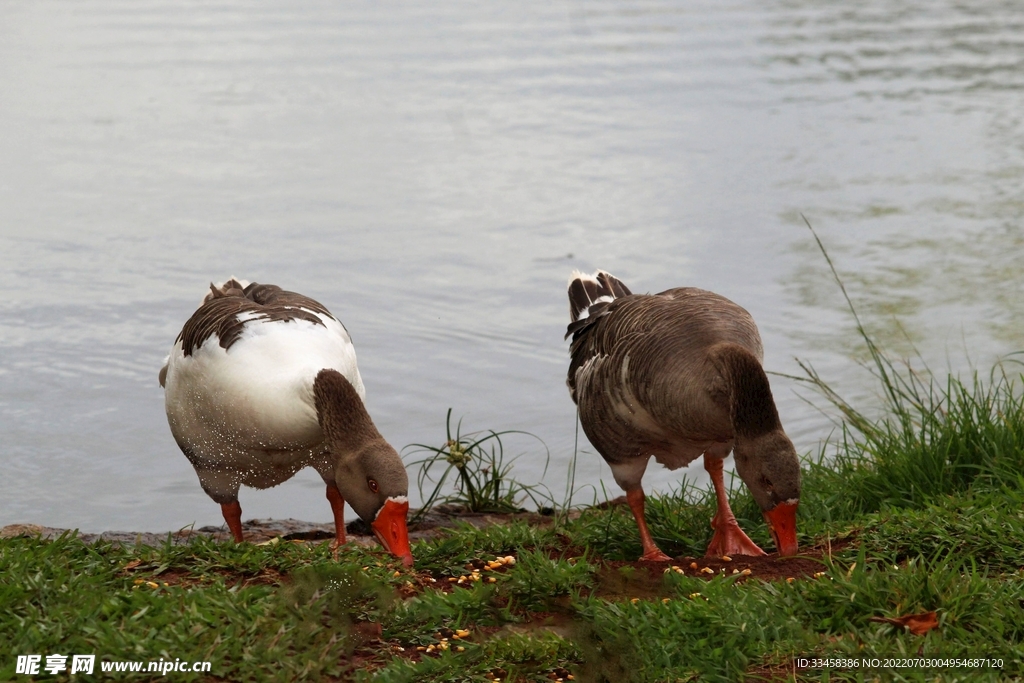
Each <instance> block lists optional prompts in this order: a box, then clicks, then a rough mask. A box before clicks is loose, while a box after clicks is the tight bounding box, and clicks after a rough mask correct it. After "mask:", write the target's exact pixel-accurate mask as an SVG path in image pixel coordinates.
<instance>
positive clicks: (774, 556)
mask: <svg viewBox="0 0 1024 683" xmlns="http://www.w3.org/2000/svg"><path fill="white" fill-rule="evenodd" d="M850 543H851V539H843V540H842V541H836V542H833V543H831V545H830V547H823V546H814V547H811V548H807V549H806V550H805V551H804V552H802V553H800V554H799V555H796V556H795V557H779V555H778V553H771V554H769V555H761V556H757V557H753V556H749V555H736V556H734V557H680V558H677V559H675V560H672V561H670V562H649V561H646V560H637V561H635V562H624V561H607V562H602V563H600V565H601V567H600V569H599V570H598V572H597V577H596V578H597V588H596V589H595V590H594V593H593V595H595V596H596V597H601V598H607V599H616V598H630V599H631V598H640V599H642V600H643V599H654V598H660V597H665V596H667V595H668V594H669V593H671V592H672V591H671V590H670V589H669V587H668V586H667V584H666V583H665V574H666V571H668V572H675V573H677V574H682V575H684V576H690V577H693V578H698V579H705V580H710V579H712V578H714V577H716V576H733V577H735V578H736V581H737V582H744V581H750V580H752V579H756V580H759V581H789V580H797V579H807V578H811V577H814V575H815V574H818V573H819V572H821V571H823V570H824V569H825V558H826V557H827V556H828V554H829V552H836V551H838V550H840V549H841V548H842V547H845V546H847V545H849V544H850Z"/></svg>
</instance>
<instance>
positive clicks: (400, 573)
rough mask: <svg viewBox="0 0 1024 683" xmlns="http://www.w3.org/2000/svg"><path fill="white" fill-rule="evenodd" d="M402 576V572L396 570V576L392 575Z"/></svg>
mask: <svg viewBox="0 0 1024 683" xmlns="http://www.w3.org/2000/svg"><path fill="white" fill-rule="evenodd" d="M401 575H402V572H400V571H398V570H397V569H396V570H395V573H394V574H392V575H391V576H401Z"/></svg>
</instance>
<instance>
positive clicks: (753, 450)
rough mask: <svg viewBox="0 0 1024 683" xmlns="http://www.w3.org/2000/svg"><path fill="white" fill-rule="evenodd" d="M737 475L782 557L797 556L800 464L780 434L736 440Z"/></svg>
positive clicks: (778, 431)
mask: <svg viewBox="0 0 1024 683" xmlns="http://www.w3.org/2000/svg"><path fill="white" fill-rule="evenodd" d="M734 458H735V460H736V473H737V474H739V475H740V479H742V480H743V483H745V484H746V485H747V488H748V489H749V490H750V494H751V495H752V496H753V497H754V500H755V501H756V502H757V504H758V506H759V507H760V508H761V513H762V514H763V515H764V519H765V521H766V522H767V523H768V529H769V531H770V532H771V534H772V540H774V541H775V547H776V548H778V551H779V555H782V556H786V555H796V553H797V540H796V509H797V505H798V504H799V502H800V461H799V459H798V458H797V455H796V449H795V448H793V442H792V441H790V440H789V437H787V436H786V435H785V434H784V433H783V432H782V431H781V430H774V431H771V432H768V433H767V434H763V435H760V436H757V437H754V438H748V439H743V438H739V437H737V439H736V446H735V450H734Z"/></svg>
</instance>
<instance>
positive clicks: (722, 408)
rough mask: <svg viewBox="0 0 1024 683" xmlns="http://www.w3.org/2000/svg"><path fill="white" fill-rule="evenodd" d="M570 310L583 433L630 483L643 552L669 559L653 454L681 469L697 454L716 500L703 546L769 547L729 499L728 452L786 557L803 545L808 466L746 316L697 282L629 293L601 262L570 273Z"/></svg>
mask: <svg viewBox="0 0 1024 683" xmlns="http://www.w3.org/2000/svg"><path fill="white" fill-rule="evenodd" d="M569 307H570V313H571V316H572V323H571V324H570V325H569V329H568V331H567V332H566V335H565V336H566V337H568V336H569V335H572V338H573V339H572V346H571V348H570V354H571V361H570V363H569V378H568V380H567V384H568V385H569V393H570V394H571V395H572V398H573V400H574V401H575V402H576V404H577V405H578V406H579V416H580V424H582V425H583V431H584V432H585V433H586V435H587V438H589V439H590V442H591V443H592V444H593V445H594V447H595V448H596V449H597V450H598V452H600V453H601V455H602V456H604V459H605V460H606V461H607V462H608V464H609V465H610V466H611V469H612V474H613V475H614V477H615V481H616V482H618V484H619V486H621V487H622V488H623V489H625V490H626V499H627V500H628V501H629V506H630V508H631V509H632V510H633V516H634V517H635V518H636V523H637V526H638V527H639V528H640V540H641V542H642V544H643V550H644V554H643V557H642V559H645V560H668V559H670V558H669V557H668V556H667V555H665V554H664V553H663V552H661V550H659V549H658V546H657V545H656V544H655V543H654V539H653V538H651V533H650V531H649V530H648V529H647V523H646V521H645V520H644V491H643V488H642V487H641V485H640V480H641V479H642V477H643V475H644V471H645V470H646V469H647V463H648V461H649V460H650V458H651V457H652V456H653V457H654V459H655V460H657V461H658V462H660V463H661V464H662V465H664V466H665V467H668V468H669V469H673V470H674V469H676V468H679V467H683V466H685V465H687V464H689V463H690V462H691V461H693V460H695V459H696V458H697V457H698V456H700V455H701V454H703V455H704V468H705V469H706V470H707V471H708V473H709V474H710V475H711V481H712V482H713V483H714V486H715V494H716V497H717V499H718V510H717V512H716V514H715V516H714V518H713V519H712V521H711V526H712V527H713V528H714V530H715V533H714V536H713V537H712V539H711V543H710V544H709V545H708V550H707V554H708V555H709V556H713V555H763V554H765V553H764V551H763V550H761V549H760V548H759V547H757V545H756V544H755V543H754V542H753V541H751V540H750V538H748V537H747V535H746V534H745V533H743V530H742V529H740V527H739V525H738V524H737V523H736V518H735V517H734V516H733V513H732V510H731V509H730V508H729V500H728V498H727V497H726V488H725V482H724V480H723V476H722V462H723V460H724V459H725V457H726V456H728V455H729V452H730V451H733V452H734V453H735V457H736V471H737V473H739V475H740V478H741V479H742V480H743V481H744V483H746V485H747V487H748V488H749V489H750V492H751V494H752V495H753V496H754V500H755V501H757V504H758V505H759V506H760V507H761V510H762V511H763V513H764V517H765V520H766V521H767V522H768V527H769V529H770V531H771V534H772V538H773V539H774V540H775V545H776V546H777V548H778V550H779V554H780V555H794V554H796V552H797V541H796V508H797V504H798V502H799V498H800V464H799V461H798V460H797V455H796V451H795V450H794V448H793V444H792V442H791V441H790V440H789V438H788V437H787V436H786V434H785V433H784V432H783V431H782V425H781V424H780V422H779V414H778V411H777V410H776V408H775V402H774V401H773V400H772V393H771V389H770V388H769V386H768V378H767V376H765V373H764V370H763V369H762V368H761V358H762V350H761V339H760V336H759V335H758V333H757V327H756V326H755V325H754V320H753V318H751V317H750V314H749V313H747V312H746V311H745V310H744V309H742V308H740V307H739V306H737V305H736V304H734V303H733V302H731V301H729V300H728V299H726V298H724V297H721V296H719V295H717V294H713V293H711V292H707V291H704V290H702V289H695V288H693V287H683V288H679V289H670V290H668V291H665V292H661V293H660V294H654V295H650V294H632V293H631V292H630V291H629V289H628V288H627V287H626V285H624V284H623V283H622V282H621V281H619V280H617V279H616V278H614V277H612V276H611V275H609V274H608V273H606V272H604V271H600V270H599V271H597V273H595V274H594V275H585V274H583V273H580V272H575V273H573V276H572V279H570V281H569Z"/></svg>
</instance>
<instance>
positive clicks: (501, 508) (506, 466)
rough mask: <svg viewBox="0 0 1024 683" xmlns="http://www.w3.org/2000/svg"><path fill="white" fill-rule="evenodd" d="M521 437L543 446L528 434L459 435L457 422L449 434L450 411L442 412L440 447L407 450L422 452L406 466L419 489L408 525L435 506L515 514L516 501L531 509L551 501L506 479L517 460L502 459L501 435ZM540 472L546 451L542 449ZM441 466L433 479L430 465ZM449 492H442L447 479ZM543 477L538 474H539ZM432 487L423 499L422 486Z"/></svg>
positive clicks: (537, 489) (539, 489) (541, 490)
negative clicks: (528, 503)
mask: <svg viewBox="0 0 1024 683" xmlns="http://www.w3.org/2000/svg"><path fill="white" fill-rule="evenodd" d="M511 434H521V435H525V436H529V437H531V438H533V439H536V440H537V441H538V442H540V443H541V445H542V446H543V443H544V442H543V441H541V440H540V439H539V438H538V437H536V436H534V435H533V434H529V433H528V432H522V431H518V430H505V431H502V432H495V431H491V430H487V431H483V432H472V433H468V434H463V433H462V420H459V422H458V423H456V425H455V430H454V433H453V430H452V411H451V408H449V409H448V414H447V416H446V417H445V441H444V444H442V445H441V446H428V445H426V444H412V445H411V446H408V447H407V448H411V449H413V450H412V451H411V452H412V453H426V456H425V457H423V458H421V459H420V460H416V461H414V462H412V463H410V465H412V466H418V467H419V472H418V473H417V476H416V485H417V487H418V488H419V492H420V498H421V499H422V500H423V501H424V503H423V506H422V507H421V508H420V509H419V511H418V512H417V513H416V516H415V517H414V518H413V520H412V521H416V520H417V519H418V518H419V517H420V516H421V515H423V514H424V513H426V512H427V511H429V510H430V509H431V508H433V507H434V506H435V505H437V504H441V503H453V504H457V505H463V506H465V507H466V509H468V510H470V511H472V512H496V513H503V512H519V511H520V510H521V509H522V508H521V507H520V505H521V503H522V502H523V501H524V500H526V499H529V500H530V501H531V502H532V503H533V504H534V505H535V506H536V507H537V508H541V507H544V506H545V504H547V505H550V504H551V502H552V498H551V495H550V493H549V492H547V491H546V489H545V487H544V486H543V485H542V484H524V483H522V482H520V481H517V480H516V479H514V478H513V477H512V476H511V472H512V465H513V464H514V462H515V460H516V459H517V458H518V457H519V456H516V457H514V458H511V459H510V460H508V461H506V460H505V445H504V443H503V442H502V440H501V437H503V436H508V435H511ZM544 451H545V463H544V473H545V474H546V473H547V463H548V461H550V453H549V452H548V450H547V447H546V446H545V447H544ZM435 465H438V466H440V467H442V468H443V469H442V471H441V474H440V476H437V477H436V478H435V475H434V474H433V469H434V466H435ZM452 474H454V478H453V480H452V483H453V486H454V489H455V490H454V491H453V492H452V493H448V494H442V492H443V490H444V485H445V483H446V482H447V481H448V479H449V477H450V476H452ZM541 478H542V479H543V475H542V476H541ZM431 485H432V486H433V490H431V492H430V494H429V495H426V496H425V495H424V490H425V488H429V486H431Z"/></svg>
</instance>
